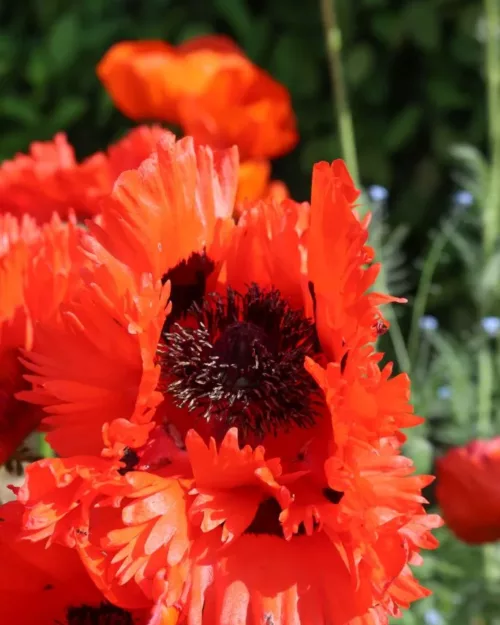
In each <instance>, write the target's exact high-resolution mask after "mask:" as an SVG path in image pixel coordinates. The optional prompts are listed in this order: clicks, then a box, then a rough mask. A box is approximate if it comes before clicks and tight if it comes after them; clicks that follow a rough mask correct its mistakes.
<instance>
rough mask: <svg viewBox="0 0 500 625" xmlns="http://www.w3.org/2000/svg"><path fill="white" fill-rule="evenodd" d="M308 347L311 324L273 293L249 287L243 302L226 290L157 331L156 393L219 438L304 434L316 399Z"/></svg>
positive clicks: (312, 340) (311, 341)
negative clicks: (234, 432) (232, 431)
mask: <svg viewBox="0 0 500 625" xmlns="http://www.w3.org/2000/svg"><path fill="white" fill-rule="evenodd" d="M315 345H316V342H315V327H314V324H313V323H312V322H311V321H310V320H309V319H306V318H305V317H304V315H303V313H302V311H298V310H293V309H291V308H290V306H289V304H288V303H287V302H286V301H285V300H284V299H283V298H282V297H281V295H280V293H279V292H278V291H276V290H269V291H264V290H262V289H260V287H258V286H257V285H252V286H250V288H249V289H248V291H247V292H246V293H244V294H243V295H242V294H240V293H236V292H235V291H234V290H232V289H231V288H228V290H227V293H226V296H225V297H222V296H220V295H211V296H206V297H205V298H204V299H203V302H202V303H201V305H197V304H195V305H194V306H193V307H192V308H191V310H190V312H189V314H188V315H186V316H185V317H184V318H183V319H182V320H181V321H180V322H179V323H174V324H173V325H169V326H166V328H164V332H163V343H162V344H161V345H160V347H159V360H160V363H161V367H162V390H163V391H164V392H165V393H168V394H169V395H170V396H171V397H172V398H173V400H174V403H175V404H176V405H177V406H178V407H179V408H187V410H188V411H190V412H194V413H195V415H197V416H199V417H202V418H204V419H205V420H206V421H208V422H210V423H212V424H213V425H214V428H215V430H216V431H217V432H218V433H220V431H221V429H222V430H224V432H225V431H227V429H228V428H230V427H233V426H236V427H238V428H239V429H240V431H241V432H242V434H245V432H248V431H252V432H254V433H257V434H260V435H262V434H265V433H267V432H271V433H273V434H276V433H277V432H278V431H282V430H288V429H289V428H290V427H292V426H294V425H295V426H300V427H307V426H310V425H312V424H313V423H314V422H315V418H316V410H315V405H316V403H317V402H318V400H319V393H318V388H317V387H316V385H315V383H314V381H313V379H312V377H311V376H310V375H309V374H308V373H307V371H306V370H305V368H304V360H305V357H306V356H312V357H314V356H315V352H316V350H315Z"/></svg>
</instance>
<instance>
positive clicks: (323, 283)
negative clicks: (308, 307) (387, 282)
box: [307, 160, 406, 361]
mask: <svg viewBox="0 0 500 625" xmlns="http://www.w3.org/2000/svg"><path fill="white" fill-rule="evenodd" d="M358 197H359V191H358V190H357V189H356V188H355V186H354V184H353V181H352V179H351V177H350V175H349V172H348V171H347V168H346V166H345V164H344V163H343V161H340V160H337V161H334V162H333V163H332V164H331V165H330V164H328V163H324V162H323V163H317V164H316V165H315V166H314V169H313V183H312V196H311V212H310V226H309V229H308V231H307V273H308V279H309V281H310V283H311V284H312V285H313V287H314V294H315V300H316V325H317V328H318V334H319V337H320V340H321V341H322V345H323V347H324V349H325V351H326V353H327V355H328V356H329V357H330V358H331V359H332V360H336V361H339V360H341V359H342V357H343V356H344V354H345V353H346V351H347V349H346V348H347V346H349V345H352V346H354V345H361V346H362V345H366V344H368V343H371V342H372V341H373V340H374V339H375V338H376V336H377V328H380V327H381V326H380V325H379V322H380V323H381V324H382V327H383V328H384V329H386V328H387V326H388V324H387V321H386V320H385V319H383V317H382V316H381V314H380V312H379V310H378V308H377V305H378V304H381V303H388V302H391V301H400V302H404V301H406V300H404V299H403V300H401V299H398V298H393V297H389V296H387V295H381V294H378V293H367V290H368V289H369V288H370V287H371V286H372V285H373V283H374V282H375V279H376V277H377V274H378V272H379V270H380V266H379V265H377V264H370V263H371V262H372V261H373V250H372V249H371V248H370V247H368V246H367V245H366V241H367V239H368V230H367V228H368V223H369V216H368V217H367V218H366V219H365V220H363V221H362V222H360V221H359V219H358V217H357V215H356V214H355V212H354V211H353V205H354V203H355V202H356V200H357V198H358ZM367 264H369V266H368V267H366V265H367ZM339 293H341V294H342V296H341V297H339V296H338V294H339Z"/></svg>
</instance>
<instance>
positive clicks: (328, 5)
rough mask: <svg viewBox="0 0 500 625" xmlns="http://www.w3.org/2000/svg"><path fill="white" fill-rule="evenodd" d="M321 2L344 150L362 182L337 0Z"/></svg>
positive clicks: (349, 167)
mask: <svg viewBox="0 0 500 625" xmlns="http://www.w3.org/2000/svg"><path fill="white" fill-rule="evenodd" d="M320 5H321V17H322V21H323V28H324V31H325V40H326V51H327V55H328V67H329V71H330V78H331V82H332V92H333V97H334V100H335V107H334V109H335V115H336V118H337V126H338V131H339V135H340V143H341V146H342V154H343V157H344V160H345V162H346V163H347V167H348V169H349V172H350V174H351V176H352V177H353V179H354V182H355V183H356V184H359V168H358V157H357V153H356V141H355V137H354V125H353V123H352V114H351V109H350V107H349V100H348V97H347V89H346V85H345V79H344V68H343V66H342V55H341V52H342V32H341V30H340V27H339V25H338V22H337V14H336V12H335V0H320Z"/></svg>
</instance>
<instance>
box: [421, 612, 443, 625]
mask: <svg viewBox="0 0 500 625" xmlns="http://www.w3.org/2000/svg"><path fill="white" fill-rule="evenodd" d="M424 621H425V625H444V619H443V617H442V616H441V613H440V612H438V611H437V610H436V609H435V608H430V609H429V610H427V612H426V613H425V614H424Z"/></svg>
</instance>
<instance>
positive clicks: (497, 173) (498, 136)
mask: <svg viewBox="0 0 500 625" xmlns="http://www.w3.org/2000/svg"><path fill="white" fill-rule="evenodd" d="M484 11H485V19H486V45H485V52H486V80H487V89H488V132H489V144H490V158H491V168H490V176H489V181H488V193H487V201H486V205H485V210H484V215H483V245H484V253H485V257H486V258H489V257H490V256H491V254H492V253H493V251H494V248H495V244H496V241H497V238H498V231H499V225H500V224H499V210H498V209H499V206H500V106H499V104H500V2H499V0H484Z"/></svg>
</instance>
